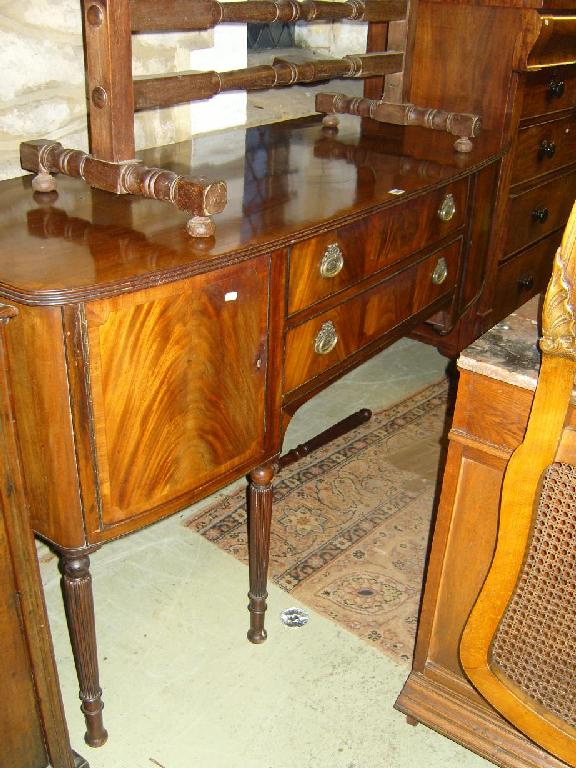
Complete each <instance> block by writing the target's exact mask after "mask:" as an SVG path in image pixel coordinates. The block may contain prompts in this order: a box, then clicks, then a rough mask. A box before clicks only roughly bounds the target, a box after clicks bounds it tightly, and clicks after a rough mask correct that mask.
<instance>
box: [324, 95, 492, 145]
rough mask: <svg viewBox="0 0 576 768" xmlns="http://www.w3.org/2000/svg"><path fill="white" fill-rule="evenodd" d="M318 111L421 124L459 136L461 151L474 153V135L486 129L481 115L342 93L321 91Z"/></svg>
mask: <svg viewBox="0 0 576 768" xmlns="http://www.w3.org/2000/svg"><path fill="white" fill-rule="evenodd" d="M316 111H317V112H322V113H326V114H328V115H332V114H347V115H358V116H359V117H371V118H372V119H373V120H376V121H377V122H379V123H390V124H392V125H417V126H422V127H424V128H431V129H432V130H435V131H446V132H447V133H451V134H452V135H454V136H458V137H459V138H458V139H457V140H456V142H455V144H454V148H455V149H456V150H457V151H458V152H470V151H471V149H472V142H471V141H470V138H471V137H472V138H475V137H477V136H479V134H480V131H481V130H482V120H481V118H480V117H479V116H478V115H473V114H469V113H466V112H447V111H446V110H443V109H427V108H425V107H418V106H416V105H415V104H393V103H390V102H385V101H378V100H375V99H365V98H360V97H356V98H355V97H349V96H345V95H344V94H341V93H319V94H318V95H317V96H316Z"/></svg>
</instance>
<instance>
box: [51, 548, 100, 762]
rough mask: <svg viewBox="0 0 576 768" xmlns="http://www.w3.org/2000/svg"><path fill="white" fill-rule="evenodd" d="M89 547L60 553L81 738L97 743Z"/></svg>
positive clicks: (97, 699)
mask: <svg viewBox="0 0 576 768" xmlns="http://www.w3.org/2000/svg"><path fill="white" fill-rule="evenodd" d="M91 551H92V550H76V551H74V550H69V551H66V550H63V551H62V552H61V554H60V569H61V572H62V593H63V595H64V607H65V609H66V620H67V622H68V631H69V633H70V642H71V644H72V652H73V654H74V662H75V664H76V671H77V674H78V682H79V683H80V700H81V702H82V707H81V708H82V712H83V713H84V719H85V721H86V734H85V736H84V740H85V741H86V743H87V744H88V745H89V746H91V747H101V746H102V745H103V744H104V743H105V742H106V741H107V739H108V732H107V731H106V729H105V728H104V724H103V720H102V709H103V708H104V704H103V703H102V689H101V688H100V677H99V672H98V653H97V648H96V622H95V617H94V597H93V595H92V576H91V575H90V557H89V553H90V552H91Z"/></svg>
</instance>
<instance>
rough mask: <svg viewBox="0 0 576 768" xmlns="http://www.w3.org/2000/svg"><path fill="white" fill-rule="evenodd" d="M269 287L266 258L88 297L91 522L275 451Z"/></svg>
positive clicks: (99, 525) (132, 514) (127, 515)
mask: <svg viewBox="0 0 576 768" xmlns="http://www.w3.org/2000/svg"><path fill="white" fill-rule="evenodd" d="M251 267H252V265H251ZM268 295H269V259H268V258H260V259H259V260H256V261H255V262H254V264H253V267H252V268H250V269H247V268H246V265H233V266H229V267H226V268H224V269H222V270H219V271H218V272H215V273H208V274H202V275H198V276H195V277H192V278H190V279H188V280H184V281H180V282H178V283H170V284H167V285H164V286H159V287H156V288H152V289H149V290H144V291H138V292H136V293H131V294H129V295H120V296H115V297H113V298H110V299H104V300H99V301H95V302H93V303H88V304H87V305H86V306H85V320H86V332H85V337H84V339H85V349H86V354H87V358H88V365H87V370H88V373H89V379H90V399H91V403H90V406H91V407H90V419H91V422H92V426H93V460H94V470H95V471H94V474H95V476H96V477H97V482H96V484H95V487H94V489H93V492H94V494H95V504H94V505H91V506H90V507H89V508H88V514H90V513H91V515H90V519H89V520H88V521H87V522H88V526H89V532H97V531H103V530H105V529H111V527H117V526H118V525H122V524H126V523H127V522H128V521H135V519H137V518H139V517H140V516H142V515H143V514H145V513H147V512H148V511H149V510H151V509H158V508H161V507H162V505H163V504H165V503H168V502H169V503H173V502H174V500H177V499H180V500H185V497H186V495H187V494H189V493H190V491H191V490H193V489H197V488H201V487H203V486H206V485H207V484H209V483H210V481H213V480H215V479H217V478H219V477H221V476H224V475H226V473H227V472H228V471H230V470H233V469H236V468H238V467H240V466H241V465H242V464H244V463H246V462H250V461H252V463H253V462H254V457H258V456H259V455H260V454H262V453H263V452H264V449H265V442H266V429H265V426H266V421H265V417H266V400H265V391H266V374H267V332H268ZM180 506H182V503H181V504H180ZM157 516H158V515H157ZM89 535H90V533H89Z"/></svg>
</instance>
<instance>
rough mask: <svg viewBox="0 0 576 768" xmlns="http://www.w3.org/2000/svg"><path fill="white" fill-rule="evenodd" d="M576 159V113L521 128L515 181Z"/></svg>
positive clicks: (533, 176) (513, 172) (517, 146)
mask: <svg viewBox="0 0 576 768" xmlns="http://www.w3.org/2000/svg"><path fill="white" fill-rule="evenodd" d="M575 160H576V113H573V114H570V115H568V116H566V117H562V118H560V119H559V120H551V121H549V122H546V123H539V124H538V125H531V126H529V127H527V128H521V129H520V130H519V131H518V143H517V145H516V154H515V158H514V169H513V171H512V182H511V183H512V184H517V183H519V182H522V181H528V180H529V179H532V178H536V177H537V176H541V175H542V174H545V173H549V172H550V171H554V170H556V169H558V168H562V167H563V166H565V165H569V164H570V163H573V162H575Z"/></svg>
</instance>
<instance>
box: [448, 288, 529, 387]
mask: <svg viewBox="0 0 576 768" xmlns="http://www.w3.org/2000/svg"><path fill="white" fill-rule="evenodd" d="M538 314H539V311H538V301H537V300H531V301H529V302H528V303H527V304H525V305H524V306H523V307H521V308H520V309H519V310H518V311H517V312H514V313H513V314H511V315H509V316H508V317H507V318H506V319H505V320H502V322H500V323H497V325H495V326H494V327H493V328H491V329H490V330H489V331H487V332H486V333H485V334H484V335H483V336H481V337H480V338H479V339H477V340H476V341H475V342H474V343H473V344H471V345H470V346H469V347H467V348H466V349H465V350H464V351H463V352H462V354H461V355H460V357H459V359H458V367H459V368H460V369H463V370H468V371H473V372H475V373H480V374H482V375H484V376H489V377H490V378H493V379H500V380H501V381H505V382H507V383H509V384H514V385H516V386H519V387H523V388H524V389H535V388H536V381H537V379H538V373H539V370H540V351H539V349H538V338H539V326H538V320H537V318H538Z"/></svg>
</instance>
